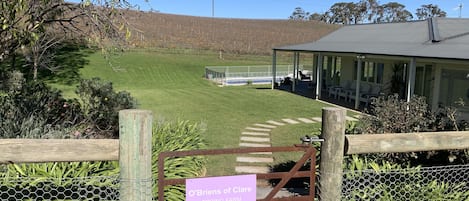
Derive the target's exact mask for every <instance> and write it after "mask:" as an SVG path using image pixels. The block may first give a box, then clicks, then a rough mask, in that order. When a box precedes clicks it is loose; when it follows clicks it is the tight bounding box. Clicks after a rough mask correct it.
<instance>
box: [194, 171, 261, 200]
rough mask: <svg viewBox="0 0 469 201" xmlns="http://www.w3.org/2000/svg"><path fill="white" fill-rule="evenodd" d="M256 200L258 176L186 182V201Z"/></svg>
mask: <svg viewBox="0 0 469 201" xmlns="http://www.w3.org/2000/svg"><path fill="white" fill-rule="evenodd" d="M252 200H256V175H255V174H252V175H238V176H226V177H208V178H196V179H187V180H186V201H252Z"/></svg>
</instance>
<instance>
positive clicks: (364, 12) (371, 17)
mask: <svg viewBox="0 0 469 201" xmlns="http://www.w3.org/2000/svg"><path fill="white" fill-rule="evenodd" d="M356 7H357V9H359V10H360V14H361V19H362V20H363V21H366V22H376V17H377V16H378V12H379V7H380V5H379V3H378V1H377V0H360V1H359V2H358V3H357V5H356Z"/></svg>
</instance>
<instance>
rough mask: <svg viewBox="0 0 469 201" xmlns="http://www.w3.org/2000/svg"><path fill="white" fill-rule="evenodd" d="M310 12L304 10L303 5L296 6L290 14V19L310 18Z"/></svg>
mask: <svg viewBox="0 0 469 201" xmlns="http://www.w3.org/2000/svg"><path fill="white" fill-rule="evenodd" d="M308 17H309V13H308V12H306V11H305V10H303V8H301V7H296V8H295V10H294V11H293V13H292V14H291V15H290V17H289V19H290V20H308Z"/></svg>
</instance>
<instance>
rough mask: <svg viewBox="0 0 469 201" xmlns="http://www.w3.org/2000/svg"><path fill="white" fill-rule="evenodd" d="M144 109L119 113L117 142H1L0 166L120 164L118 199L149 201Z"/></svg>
mask: <svg viewBox="0 0 469 201" xmlns="http://www.w3.org/2000/svg"><path fill="white" fill-rule="evenodd" d="M152 123H153V115H152V113H151V112H150V111H147V110H122V111H120V112H119V139H115V140H114V139H2V140H0V153H1V154H0V163H39V162H82V161H117V160H118V161H119V167H120V176H119V180H120V189H119V193H120V200H123V201H143V200H148V201H149V200H152V193H151V186H152V185H151V178H152V177H151V150H152V149H151V136H152Z"/></svg>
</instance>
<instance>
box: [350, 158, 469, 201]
mask: <svg viewBox="0 0 469 201" xmlns="http://www.w3.org/2000/svg"><path fill="white" fill-rule="evenodd" d="M342 200H347V201H352V200H353V201H355V200H357V201H358V200H386V201H388V200H396V201H397V200H408V201H414V200H415V201H425V200H461V201H467V200H469V165H455V166H439V167H425V168H409V169H401V170H381V171H380V170H378V171H375V170H363V171H348V172H344V175H343V183H342Z"/></svg>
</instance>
